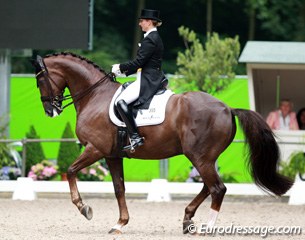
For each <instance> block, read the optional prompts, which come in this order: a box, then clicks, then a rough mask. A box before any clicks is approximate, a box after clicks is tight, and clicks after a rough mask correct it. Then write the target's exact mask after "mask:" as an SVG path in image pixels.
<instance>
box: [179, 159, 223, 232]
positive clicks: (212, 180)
mask: <svg viewBox="0 0 305 240" xmlns="http://www.w3.org/2000/svg"><path fill="white" fill-rule="evenodd" d="M194 165H195V167H196V168H197V170H198V172H199V174H200V176H201V177H202V179H203V182H204V187H203V189H202V190H201V192H200V193H199V194H198V195H197V196H196V197H195V199H194V200H193V201H192V202H191V203H190V204H189V205H188V206H187V207H186V209H185V216H184V224H183V232H184V233H187V232H188V230H189V229H188V227H189V226H190V225H191V224H192V221H191V218H192V217H193V216H194V215H195V212H196V210H197V208H198V207H199V205H200V204H201V203H202V202H203V201H204V199H205V198H206V197H207V196H208V195H209V194H211V197H212V203H211V209H210V213H209V217H208V221H207V226H208V227H212V226H214V225H215V222H216V220H217V216H218V212H219V210H220V207H221V204H222V201H223V198H224V195H225V193H226V187H225V185H224V184H223V182H222V181H221V179H220V178H219V176H218V174H217V172H216V169H215V165H214V164H211V163H210V164H205V163H201V164H194Z"/></svg>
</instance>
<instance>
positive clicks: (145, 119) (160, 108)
mask: <svg viewBox="0 0 305 240" xmlns="http://www.w3.org/2000/svg"><path fill="white" fill-rule="evenodd" d="M121 91H122V86H121V87H119V89H118V90H117V91H116V92H115V94H114V95H113V97H112V100H111V103H110V106H109V117H110V119H111V121H112V122H113V123H114V124H115V125H117V126H119V127H126V125H125V123H124V122H122V121H121V120H120V119H118V118H117V117H116V115H115V114H114V108H113V106H114V101H115V99H116V98H117V97H118V95H119V94H120V93H121ZM173 94H174V92H172V91H171V90H166V91H165V92H164V93H163V94H161V95H155V96H154V97H153V99H152V100H151V103H150V106H149V109H140V110H139V111H138V114H137V118H136V123H137V126H138V127H140V126H149V125H157V124H160V123H162V122H163V121H164V119H165V107H166V104H167V101H168V99H169V98H170V97H171V96H172V95H173Z"/></svg>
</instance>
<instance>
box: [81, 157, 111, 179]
mask: <svg viewBox="0 0 305 240" xmlns="http://www.w3.org/2000/svg"><path fill="white" fill-rule="evenodd" d="M107 175H108V170H107V169H106V168H104V167H103V166H102V165H101V163H100V162H99V161H98V162H95V163H94V164H92V165H91V166H89V167H87V168H83V169H82V170H81V171H80V172H79V173H78V175H77V178H78V179H79V180H80V181H103V180H104V178H105V176H107Z"/></svg>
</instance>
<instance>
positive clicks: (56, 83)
mask: <svg viewBox="0 0 305 240" xmlns="http://www.w3.org/2000/svg"><path fill="white" fill-rule="evenodd" d="M31 63H32V65H33V66H34V67H35V72H36V80H37V88H39V90H40V95H41V101H42V103H43V107H44V110H45V113H46V114H47V115H48V116H49V117H56V116H58V115H59V114H60V113H61V112H62V101H63V92H64V88H65V81H64V80H63V77H62V76H60V74H59V72H58V71H52V70H51V71H50V72H49V71H48V68H47V65H46V64H45V62H44V60H43V58H42V57H41V56H39V55H38V56H37V58H36V59H33V60H32V61H31Z"/></svg>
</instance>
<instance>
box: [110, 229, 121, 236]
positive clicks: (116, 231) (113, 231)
mask: <svg viewBox="0 0 305 240" xmlns="http://www.w3.org/2000/svg"><path fill="white" fill-rule="evenodd" d="M108 233H109V234H113V235H117V234H122V232H121V231H120V230H119V229H115V228H111V230H110V231H109V232H108Z"/></svg>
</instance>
